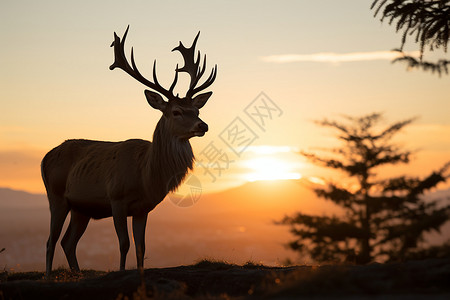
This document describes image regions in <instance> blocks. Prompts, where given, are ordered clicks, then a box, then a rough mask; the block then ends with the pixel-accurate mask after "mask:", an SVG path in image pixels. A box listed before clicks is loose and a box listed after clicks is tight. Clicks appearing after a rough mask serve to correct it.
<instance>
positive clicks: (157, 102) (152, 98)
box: [144, 90, 167, 111]
mask: <svg viewBox="0 0 450 300" xmlns="http://www.w3.org/2000/svg"><path fill="white" fill-rule="evenodd" d="M144 94H145V97H146V98H147V102H148V104H150V106H151V107H153V108H154V109H159V110H160V111H164V110H165V109H166V106H167V102H166V101H164V99H163V98H162V97H161V95H160V94H158V93H155V92H152V91H149V90H145V91H144Z"/></svg>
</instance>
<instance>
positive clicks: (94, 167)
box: [41, 26, 217, 276]
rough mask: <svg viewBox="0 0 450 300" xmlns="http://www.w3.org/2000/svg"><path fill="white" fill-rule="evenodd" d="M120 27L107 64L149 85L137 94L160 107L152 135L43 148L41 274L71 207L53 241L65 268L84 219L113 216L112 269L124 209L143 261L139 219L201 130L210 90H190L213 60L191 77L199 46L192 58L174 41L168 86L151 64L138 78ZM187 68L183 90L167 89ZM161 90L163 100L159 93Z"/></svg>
mask: <svg viewBox="0 0 450 300" xmlns="http://www.w3.org/2000/svg"><path fill="white" fill-rule="evenodd" d="M128 29H129V26H128V27H127V29H126V31H125V33H124V35H123V38H122V40H121V39H120V38H119V37H118V36H117V34H116V33H114V41H113V43H112V45H111V47H114V57H115V59H114V63H113V64H112V65H111V66H110V69H111V70H113V69H115V68H120V69H122V70H123V71H125V72H126V73H127V74H129V75H131V77H133V78H134V79H136V80H138V81H139V82H141V83H142V84H144V85H145V86H147V87H149V88H150V89H151V90H145V91H144V94H145V97H146V99H147V102H148V104H150V106H151V107H153V108H154V109H158V110H160V111H161V112H162V116H161V119H160V120H159V122H158V124H157V125H156V128H155V131H154V133H153V142H149V141H145V140H140V139H131V140H127V141H122V142H105V141H93V140H82V139H75V140H67V141H65V142H63V143H62V144H61V145H59V146H57V147H56V148H54V149H52V150H51V151H50V152H48V153H47V154H46V155H45V157H44V158H43V160H42V163H41V173H42V178H43V181H44V184H45V188H46V190H47V197H48V201H49V206H50V213H51V220H50V234H49V238H48V241H47V254H46V274H47V276H48V275H49V274H50V272H51V270H52V263H53V256H54V251H55V246H56V242H57V240H58V239H59V236H60V234H61V231H62V227H63V224H64V221H65V219H66V217H67V215H68V213H69V212H70V213H71V218H70V223H69V226H68V228H67V231H66V232H65V234H64V236H63V238H62V240H61V245H62V248H63V250H64V253H65V255H66V258H67V261H68V263H69V266H70V268H71V270H72V271H77V272H79V271H80V268H79V265H78V261H77V257H76V247H77V243H78V241H79V239H80V238H81V236H82V235H83V233H84V232H85V230H86V227H87V225H88V223H89V220H90V219H91V218H92V219H102V218H107V217H111V216H112V217H113V221H114V227H115V230H116V233H117V236H118V239H119V247H120V270H124V269H125V261H126V256H127V253H128V250H129V247H130V241H129V236H128V229H127V216H131V217H132V228H133V237H134V242H135V247H136V258H137V267H138V268H139V269H142V268H143V266H144V254H145V227H146V223H147V215H148V213H149V212H150V211H152V210H153V209H154V208H155V207H156V206H157V205H158V204H159V203H160V202H161V201H162V200H163V199H164V198H165V196H166V195H167V194H168V193H169V192H170V191H174V190H176V188H177V187H178V186H179V185H180V184H181V182H182V181H183V179H184V178H185V176H186V174H187V173H188V172H189V170H192V168H193V163H194V155H193V152H192V148H191V145H190V143H189V139H190V138H192V137H195V136H203V135H204V134H205V133H206V132H207V131H208V125H207V124H206V123H205V122H203V121H202V120H201V119H200V118H199V109H201V108H202V107H203V106H204V105H205V103H206V102H207V101H208V99H209V98H210V96H211V95H212V92H206V93H201V94H198V93H199V92H200V91H203V90H205V89H207V88H208V87H209V86H210V85H211V84H212V83H213V82H214V80H215V78H216V75H217V65H215V66H214V68H213V69H212V71H211V73H210V75H209V77H208V78H207V79H206V80H205V81H204V82H203V83H202V84H200V85H199V81H200V79H201V77H202V76H203V75H204V73H205V69H206V55H205V57H204V60H203V64H201V61H200V51H199V52H198V54H197V58H195V46H196V43H197V40H198V37H199V35H200V32H199V33H198V34H197V36H196V37H195V39H194V42H193V43H192V46H191V47H189V48H186V47H185V46H184V45H183V44H182V43H181V42H180V44H179V45H178V46H177V47H175V48H174V49H173V50H172V51H179V52H180V53H181V54H182V56H183V59H184V66H183V67H182V68H179V67H178V65H177V67H176V69H175V78H174V80H173V82H172V84H171V86H170V88H169V89H165V88H163V87H162V86H161V85H160V84H159V82H158V79H157V76H156V60H155V61H154V64H153V81H150V80H148V79H146V78H144V77H143V76H142V75H141V73H140V72H139V70H138V68H137V67H136V63H135V60H134V54H133V48H131V65H130V63H129V62H128V60H127V58H126V56H125V53H124V46H125V39H126V37H127V34H128ZM180 72H186V73H188V74H189V75H190V84H189V89H188V91H187V92H186V95H185V97H179V95H178V94H177V95H176V96H175V95H174V93H173V90H174V88H175V85H176V83H177V80H178V73H180ZM162 96H164V97H165V98H166V99H167V100H165V99H164V98H163V97H162Z"/></svg>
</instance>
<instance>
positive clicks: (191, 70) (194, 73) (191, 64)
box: [172, 31, 217, 98]
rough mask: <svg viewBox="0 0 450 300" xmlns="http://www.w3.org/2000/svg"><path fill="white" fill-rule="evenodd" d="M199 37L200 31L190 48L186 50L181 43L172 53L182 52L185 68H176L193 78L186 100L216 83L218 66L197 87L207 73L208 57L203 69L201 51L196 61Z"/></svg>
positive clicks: (204, 60)
mask: <svg viewBox="0 0 450 300" xmlns="http://www.w3.org/2000/svg"><path fill="white" fill-rule="evenodd" d="M199 36H200V31H199V32H198V33H197V36H196V37H195V39H194V42H193V43H192V46H191V47H190V48H186V47H185V46H184V45H183V43H182V42H181V41H180V44H179V45H178V46H177V47H175V48H174V49H173V50H172V51H175V50H177V51H180V53H181V55H183V59H184V66H183V67H182V68H178V66H177V68H176V71H177V73H178V72H186V73H188V74H189V75H190V76H191V83H190V84H189V90H188V91H187V92H186V98H192V96H194V95H195V94H196V93H198V92H200V91H202V90H204V89H206V88H207V87H209V86H210V85H211V84H212V83H213V82H214V80H215V79H216V75H217V65H215V67H214V68H213V69H212V71H211V74H210V75H209V77H208V79H207V80H206V81H205V82H204V83H203V84H202V85H200V86H198V87H196V85H197V84H198V82H199V80H200V78H201V77H202V76H203V74H204V73H205V69H206V55H205V57H204V59H203V66H202V67H200V51H198V54H197V60H195V59H194V55H195V45H196V44H197V40H198V37H199Z"/></svg>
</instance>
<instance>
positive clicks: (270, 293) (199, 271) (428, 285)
mask: <svg viewBox="0 0 450 300" xmlns="http://www.w3.org/2000/svg"><path fill="white" fill-rule="evenodd" d="M311 298H313V299H328V298H342V299H394V298H395V299H450V258H449V259H430V260H423V261H411V262H406V263H395V264H372V265H366V266H295V267H282V268H281V267H280V268H277V267H266V266H261V265H255V264H252V263H248V264H246V265H244V266H237V265H232V264H227V263H224V262H210V261H202V262H199V263H197V264H195V265H192V266H180V267H174V268H158V269H146V270H145V271H144V272H143V273H142V274H140V273H139V272H138V271H137V270H127V271H121V272H120V271H119V272H100V271H83V272H82V273H81V274H73V273H71V272H69V271H67V270H56V271H55V272H54V273H53V274H52V276H51V278H50V279H44V274H43V273H41V272H27V273H7V272H3V273H0V299H1V300H3V299H5V300H7V299H82V300H88V299H119V300H124V299H311Z"/></svg>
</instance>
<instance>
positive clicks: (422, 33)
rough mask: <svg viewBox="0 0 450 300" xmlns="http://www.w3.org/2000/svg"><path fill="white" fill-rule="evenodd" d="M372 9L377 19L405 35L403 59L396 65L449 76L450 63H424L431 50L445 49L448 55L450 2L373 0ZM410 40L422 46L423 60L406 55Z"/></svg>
mask: <svg viewBox="0 0 450 300" xmlns="http://www.w3.org/2000/svg"><path fill="white" fill-rule="evenodd" d="M371 9H373V10H374V11H375V13H374V15H375V16H378V15H381V19H380V20H381V21H385V20H387V21H388V22H389V25H392V24H395V27H396V31H397V32H402V40H401V45H400V48H399V49H396V51H399V52H400V53H401V54H402V56H401V57H399V58H397V59H395V60H394V62H396V61H403V62H406V63H407V65H408V67H409V68H421V69H423V70H425V71H431V72H433V73H438V74H439V75H441V74H442V73H444V72H445V73H446V74H448V65H449V63H450V60H447V59H440V60H438V61H436V62H429V61H425V60H424V59H423V56H424V52H425V51H426V50H427V49H428V50H430V51H433V50H435V49H443V50H444V52H447V45H448V41H449V37H450V0H374V1H373V2H372V6H371ZM409 37H412V38H413V39H414V42H415V43H418V44H419V45H420V57H419V58H418V59H417V58H415V57H412V56H409V55H407V54H405V53H404V52H403V48H404V46H405V43H406V41H407V39H408V38H409Z"/></svg>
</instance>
